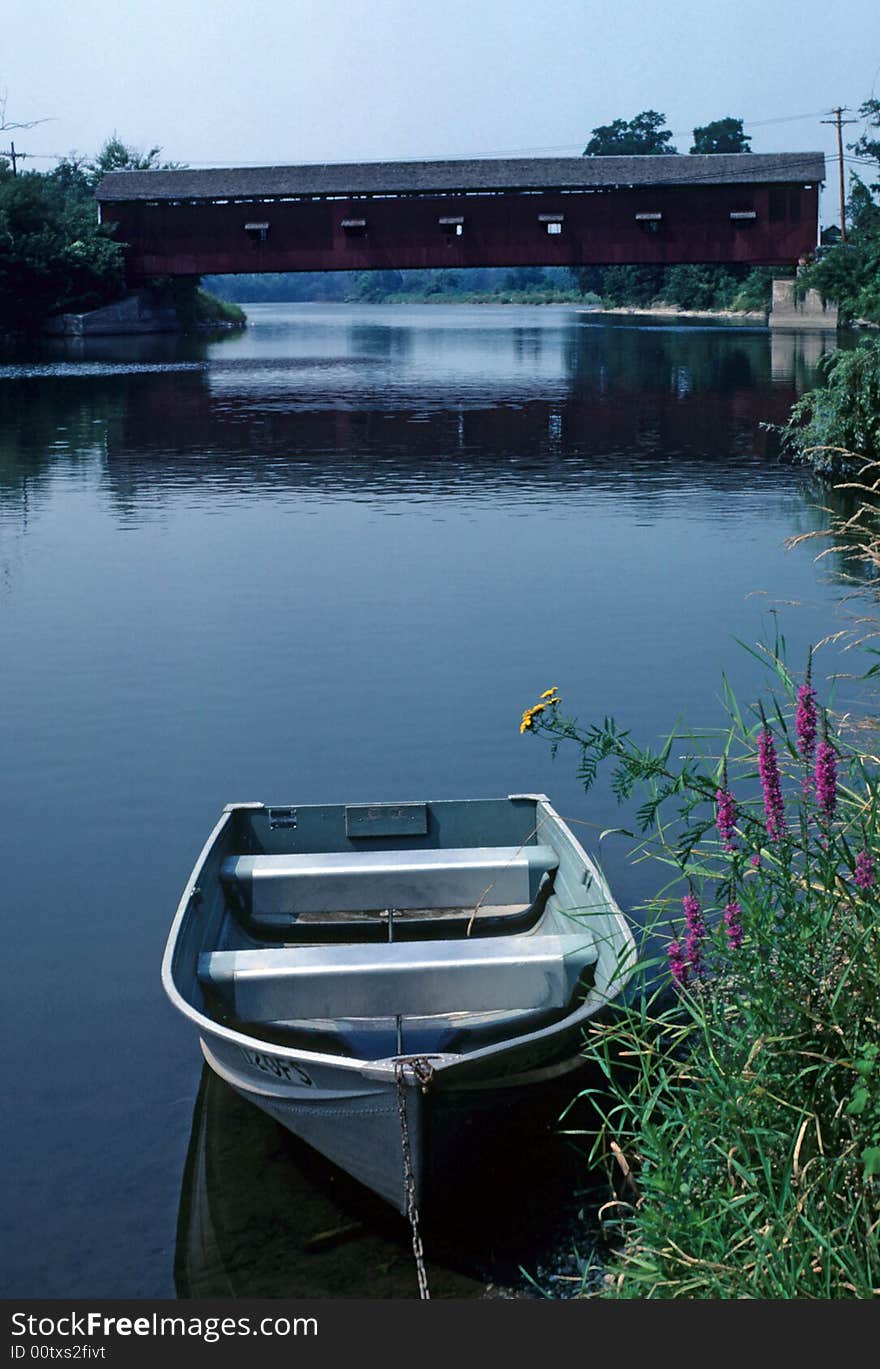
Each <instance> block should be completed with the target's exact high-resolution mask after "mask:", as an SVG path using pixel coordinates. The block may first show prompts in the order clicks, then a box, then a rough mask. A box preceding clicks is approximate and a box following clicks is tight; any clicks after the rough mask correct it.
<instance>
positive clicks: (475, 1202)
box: [174, 1066, 601, 1298]
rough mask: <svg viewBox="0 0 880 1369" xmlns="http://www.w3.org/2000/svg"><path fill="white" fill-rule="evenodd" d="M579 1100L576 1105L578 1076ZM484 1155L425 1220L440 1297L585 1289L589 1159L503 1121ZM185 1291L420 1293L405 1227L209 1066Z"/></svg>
mask: <svg viewBox="0 0 880 1369" xmlns="http://www.w3.org/2000/svg"><path fill="white" fill-rule="evenodd" d="M567 1090H568V1092H567V1098H570V1097H571V1094H572V1092H573V1091H574V1085H573V1084H572V1081H571V1076H569V1079H568V1081H567ZM565 1101H566V1100H562V1099H561V1103H562V1106H563V1107H564V1106H565ZM566 1125H568V1123H566ZM513 1135H515V1136H516V1143H515V1145H512V1144H511V1137H512V1136H513ZM479 1151H480V1153H479V1155H478V1159H479V1160H480V1163H479V1164H477V1163H475V1165H474V1167H473V1169H472V1172H471V1173H469V1174H468V1173H462V1174H461V1175H459V1176H457V1177H456V1181H455V1183H454V1184H453V1185H451V1186H450V1192H449V1201H448V1203H447V1204H446V1205H445V1206H444V1210H443V1212H442V1214H436V1215H434V1216H431V1215H430V1214H428V1215H427V1218H426V1217H423V1220H422V1238H423V1242H424V1246H425V1252H426V1257H427V1275H428V1282H429V1285H430V1290H431V1296H432V1297H433V1298H482V1297H493V1296H494V1297H530V1296H534V1295H535V1292H536V1290H535V1286H534V1284H533V1283H531V1282H530V1279H534V1280H535V1281H536V1282H537V1283H538V1284H539V1285H540V1286H541V1287H544V1286H545V1285H546V1286H547V1287H548V1289H549V1288H552V1289H553V1292H554V1295H555V1296H557V1297H558V1296H560V1295H562V1296H565V1294H566V1293H571V1292H574V1291H576V1289H577V1288H578V1286H579V1283H580V1278H579V1273H578V1257H579V1258H582V1259H585V1258H586V1256H587V1254H588V1246H589V1239H590V1238H589V1234H588V1229H587V1226H586V1225H585V1224H584V1222H583V1221H582V1220H581V1219H580V1215H579V1214H580V1209H581V1207H582V1206H583V1205H584V1203H585V1195H584V1192H583V1189H584V1185H585V1183H586V1182H587V1181H588V1179H589V1177H590V1176H589V1175H588V1172H587V1170H586V1166H585V1163H584V1160H583V1158H582V1156H581V1154H580V1153H579V1152H578V1151H577V1150H576V1149H575V1148H574V1147H573V1146H572V1145H571V1143H570V1141H569V1139H568V1138H567V1137H566V1136H564V1135H562V1134H561V1132H558V1131H556V1130H553V1129H550V1128H547V1127H545V1128H544V1129H543V1130H542V1131H540V1132H538V1133H535V1134H533V1135H532V1136H531V1137H524V1136H523V1133H522V1131H521V1129H520V1127H519V1121H518V1120H517V1121H516V1131H514V1130H513V1127H512V1126H510V1127H509V1126H507V1125H503V1126H502V1127H500V1128H498V1129H497V1130H496V1132H495V1133H494V1134H489V1133H487V1134H486V1135H484V1136H481V1137H480V1147H479ZM598 1201H601V1193H599V1194H598V1195H597V1194H596V1193H595V1192H594V1193H593V1194H592V1195H587V1197H586V1203H587V1207H588V1208H594V1207H595V1206H596V1205H597V1202H598ZM575 1248H576V1250H577V1256H575V1255H574V1254H573V1253H572V1252H573V1251H574V1250H575ZM523 1271H525V1273H524V1272H523ZM174 1281H175V1287H176V1290H177V1295H178V1297H180V1298H209V1297H269V1298H281V1297H327V1298H330V1297H351V1298H358V1297H360V1298H364V1297H368V1298H417V1297H418V1296H419V1290H418V1282H417V1277H416V1270H415V1264H414V1260H413V1254H412V1242H411V1236H410V1229H409V1225H408V1223H407V1222H406V1220H405V1218H403V1217H401V1216H399V1215H398V1214H397V1213H395V1212H394V1211H393V1209H392V1208H391V1207H389V1205H388V1204H387V1203H386V1202H384V1201H383V1200H382V1199H381V1198H378V1197H377V1196H376V1195H375V1194H372V1193H370V1192H369V1191H368V1190H367V1189H366V1188H364V1186H363V1185H362V1184H359V1183H357V1182H356V1181H355V1180H354V1179H351V1178H350V1177H349V1176H348V1175H347V1174H345V1173H344V1172H343V1171H342V1170H340V1169H337V1167H336V1166H335V1165H332V1164H331V1163H330V1162H329V1161H328V1160H325V1159H324V1158H323V1156H321V1155H319V1154H318V1153H317V1152H316V1151H314V1150H312V1149H311V1147H309V1146H307V1145H306V1144H305V1143H304V1142H302V1141H300V1140H298V1139H297V1138H296V1137H294V1136H292V1135H291V1134H290V1132H288V1131H287V1130H286V1129H285V1128H283V1127H282V1126H281V1125H280V1124H279V1123H277V1122H275V1121H273V1120H272V1119H271V1118H270V1117H268V1116H267V1115H266V1114H265V1113H263V1112H261V1111H260V1110H259V1109H257V1108H255V1107H253V1106H252V1105H251V1104H249V1103H248V1102H246V1101H245V1100H244V1099H242V1098H241V1097H239V1095H237V1094H236V1093H235V1092H234V1091H233V1090H232V1089H231V1088H230V1087H229V1085H228V1084H226V1083H224V1082H223V1080H222V1079H220V1078H218V1076H217V1075H216V1074H215V1073H214V1072H213V1070H211V1069H209V1068H208V1067H207V1066H205V1067H204V1068H203V1070H202V1079H201V1084H200V1087H199V1092H198V1097H197V1099H196V1105H195V1110H194V1113H193V1126H192V1134H191V1137H190V1142H189V1149H188V1152H187V1158H186V1164H185V1168H184V1175H183V1184H182V1188H181V1195H180V1207H179V1212H178V1221H177V1249H176V1255H175V1262H174Z"/></svg>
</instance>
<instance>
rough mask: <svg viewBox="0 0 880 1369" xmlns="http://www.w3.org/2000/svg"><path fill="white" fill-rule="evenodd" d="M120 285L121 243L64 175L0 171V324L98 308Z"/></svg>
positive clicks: (21, 325)
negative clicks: (67, 184) (111, 234)
mask: <svg viewBox="0 0 880 1369" xmlns="http://www.w3.org/2000/svg"><path fill="white" fill-rule="evenodd" d="M123 289H124V274H123V257H122V247H121V245H120V244H119V243H116V242H114V241H112V239H111V236H110V230H109V229H107V228H105V227H102V226H101V225H99V224H98V222H97V218H96V215H95V207H94V202H93V201H92V200H91V199H90V198H89V197H88V196H87V195H86V194H84V193H81V186H80V185H79V184H78V182H77V183H75V184H74V187H73V189H72V190H71V188H70V187H69V186H65V183H64V178H63V175H57V174H56V175H53V176H41V175H39V174H37V173H36V172H29V173H27V174H24V175H18V176H13V175H11V174H10V173H9V172H6V173H3V172H0V328H10V329H16V330H28V329H31V328H35V327H38V326H39V324H40V323H41V322H42V320H43V319H44V318H45V317H46V315H48V314H52V313H59V312H62V311H64V310H72V311H83V310H86V309H93V308H97V307H98V306H99V305H102V304H106V303H108V302H109V301H110V300H112V299H116V298H118V297H119V296H120V295H121V294H122V292H123Z"/></svg>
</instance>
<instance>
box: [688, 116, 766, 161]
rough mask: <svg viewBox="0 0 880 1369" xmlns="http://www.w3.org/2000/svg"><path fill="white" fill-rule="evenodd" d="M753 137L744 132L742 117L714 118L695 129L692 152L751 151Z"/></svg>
mask: <svg viewBox="0 0 880 1369" xmlns="http://www.w3.org/2000/svg"><path fill="white" fill-rule="evenodd" d="M751 141H752V140H751V138H750V137H749V136H748V134H746V133H744V132H743V121H742V119H733V118H727V119H713V120H712V122H711V123H708V124H704V125H703V127H702V128H695V129H694V144H693V147H692V148H691V149H690V150H691V152H708V153H713V152H751V150H752V149H751V148H750V147H749V143H750V142H751Z"/></svg>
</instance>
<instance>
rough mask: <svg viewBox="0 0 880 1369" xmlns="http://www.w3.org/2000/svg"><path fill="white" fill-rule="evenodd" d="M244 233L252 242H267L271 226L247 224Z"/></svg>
mask: <svg viewBox="0 0 880 1369" xmlns="http://www.w3.org/2000/svg"><path fill="white" fill-rule="evenodd" d="M244 231H245V232H246V233H247V235H248V239H249V241H250V242H254V243H257V242H265V241H266V239H267V238H268V236H269V225H268V224H267V223H246V224H245V226H244Z"/></svg>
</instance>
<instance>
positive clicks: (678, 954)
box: [667, 939, 689, 989]
mask: <svg viewBox="0 0 880 1369" xmlns="http://www.w3.org/2000/svg"><path fill="white" fill-rule="evenodd" d="M667 954H668V956H669V969H670V971H671V973H672V978H673V980H674V981H675V984H676V987H677V988H680V989H686V988H687V986H688V978H689V974H688V965H687V961H686V960H685V956H684V951H683V950H682V948H681V942H680V941H679V940H678V939H676V940H675V941H670V943H669V950H668V952H667Z"/></svg>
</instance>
